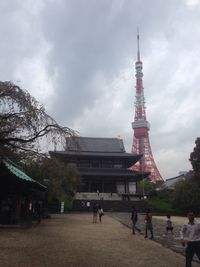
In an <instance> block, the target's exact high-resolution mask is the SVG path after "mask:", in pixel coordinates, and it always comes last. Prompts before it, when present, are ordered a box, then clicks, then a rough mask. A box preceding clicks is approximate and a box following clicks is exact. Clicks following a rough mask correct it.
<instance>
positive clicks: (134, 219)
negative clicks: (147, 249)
mask: <svg viewBox="0 0 200 267" xmlns="http://www.w3.org/2000/svg"><path fill="white" fill-rule="evenodd" d="M131 221H132V234H133V235H134V234H135V231H138V232H139V233H141V230H140V229H139V228H138V226H137V221H138V212H137V209H136V208H135V207H134V206H133V207H132V211H131Z"/></svg>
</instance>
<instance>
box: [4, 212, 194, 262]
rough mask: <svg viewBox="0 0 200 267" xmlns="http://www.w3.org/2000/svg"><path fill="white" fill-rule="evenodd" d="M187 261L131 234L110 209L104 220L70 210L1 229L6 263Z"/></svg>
mask: <svg viewBox="0 0 200 267" xmlns="http://www.w3.org/2000/svg"><path fill="white" fill-rule="evenodd" d="M184 262H185V259H184V256H182V255H180V254H178V253H175V252H173V251H171V250H170V249H168V248H165V247H163V246H162V245H160V244H159V243H156V242H154V241H151V240H146V239H144V237H143V236H141V235H132V234H131V231H130V229H129V228H127V227H126V226H124V225H122V224H121V223H120V222H119V221H117V220H116V219H114V218H112V217H110V216H108V215H107V214H106V215H105V216H104V217H103V223H102V224H100V223H98V224H93V223H92V215H91V214H65V215H53V216H52V218H51V219H49V220H43V221H42V223H41V224H40V225H37V226H34V227H32V228H30V229H0V266H3V267H16V266H17V267H47V266H48V267H66V266H72V267H100V266H101V267H118V266H119V267H120V266H123V267H124V266H130V267H132V266H138V267H139V266H146V267H149V266H156V267H161V266H163V267H168V266H169V267H173V266H176V267H182V266H184ZM193 266H194V267H199V264H198V263H194V264H193Z"/></svg>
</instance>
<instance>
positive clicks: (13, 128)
mask: <svg viewBox="0 0 200 267" xmlns="http://www.w3.org/2000/svg"><path fill="white" fill-rule="evenodd" d="M75 134H76V133H75V132H74V131H73V130H72V129H70V128H69V127H62V126H60V125H59V124H58V123H57V122H56V121H55V120H54V119H53V118H52V117H51V116H49V115H48V114H47V113H46V112H45V109H44V107H43V106H42V105H40V104H39V102H38V101H37V100H36V99H35V98H34V97H32V96H31V95H30V94H29V93H28V91H26V90H23V89H21V88H20V87H19V86H17V85H15V84H13V83H12V82H9V81H8V82H0V151H1V152H0V153H3V152H2V151H5V150H6V149H14V150H18V151H22V150H23V151H34V152H40V149H41V146H40V145H39V142H38V141H39V140H42V139H43V138H44V137H45V138H47V139H48V142H50V143H52V142H54V143H57V142H58V141H61V140H65V137H66V136H73V135H75Z"/></svg>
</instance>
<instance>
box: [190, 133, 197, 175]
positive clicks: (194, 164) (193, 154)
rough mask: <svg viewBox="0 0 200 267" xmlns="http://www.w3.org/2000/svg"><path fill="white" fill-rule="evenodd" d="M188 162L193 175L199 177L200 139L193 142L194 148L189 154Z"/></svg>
mask: <svg viewBox="0 0 200 267" xmlns="http://www.w3.org/2000/svg"><path fill="white" fill-rule="evenodd" d="M189 160H190V162H191V164H192V168H193V170H194V172H195V174H197V175H200V137H198V138H197V139H196V141H195V147H194V149H193V152H191V154H190V159H189Z"/></svg>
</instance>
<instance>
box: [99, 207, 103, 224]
mask: <svg viewBox="0 0 200 267" xmlns="http://www.w3.org/2000/svg"><path fill="white" fill-rule="evenodd" d="M98 213H99V222H100V223H101V218H102V216H103V215H104V212H103V209H102V207H101V206H99V210H98Z"/></svg>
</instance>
